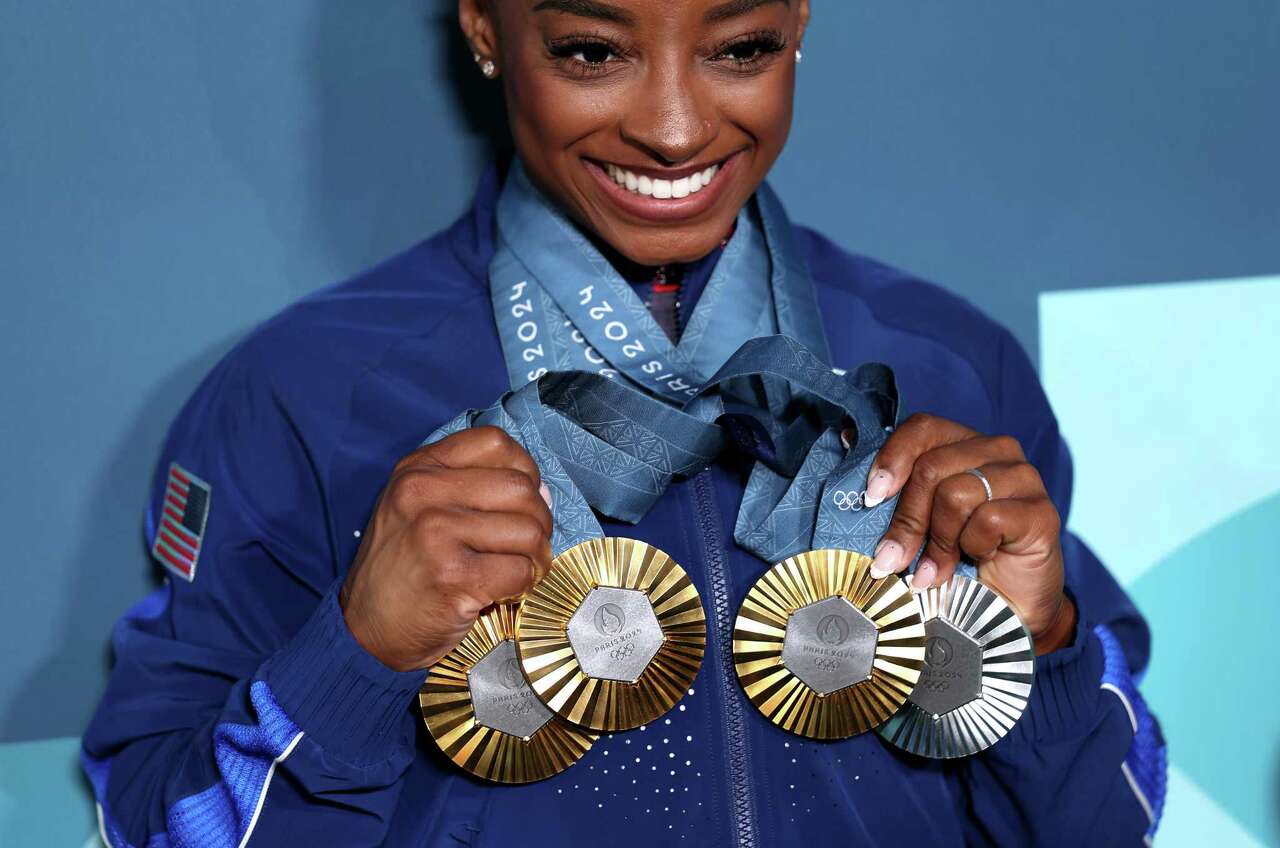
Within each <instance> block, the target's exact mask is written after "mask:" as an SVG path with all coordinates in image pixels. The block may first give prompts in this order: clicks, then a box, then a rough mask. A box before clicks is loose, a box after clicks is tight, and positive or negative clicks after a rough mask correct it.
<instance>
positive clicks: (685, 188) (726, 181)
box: [582, 151, 743, 225]
mask: <svg viewBox="0 0 1280 848" xmlns="http://www.w3.org/2000/svg"><path fill="white" fill-rule="evenodd" d="M742 159H743V156H742V151H738V152H736V153H733V154H731V155H730V156H729V157H728V158H725V159H722V160H720V161H719V162H715V163H713V164H705V163H702V164H697V165H691V166H689V167H685V168H669V169H664V170H658V169H653V168H639V167H627V166H625V165H619V164H617V163H614V162H604V161H599V160H593V159H587V158H584V159H583V160H582V161H583V164H584V165H586V167H587V170H588V172H590V174H591V175H592V176H593V177H594V178H595V181H596V183H597V184H598V185H599V186H600V187H601V189H602V190H603V195H604V196H605V197H607V198H608V199H609V200H610V201H612V203H613V205H614V207H615V208H617V209H618V210H619V211H620V212H622V213H623V214H625V215H627V216H628V217H631V218H635V219H640V220H643V221H647V222H651V223H655V224H665V225H672V224H678V223H681V222H684V221H688V220H690V219H692V218H696V217H698V216H700V215H704V214H708V213H709V212H710V210H711V209H713V208H714V207H716V205H717V203H718V202H719V200H720V198H721V197H722V196H724V195H725V194H726V191H727V189H726V186H730V185H732V183H733V175H734V173H736V172H737V170H738V163H739V161H740V160H742Z"/></svg>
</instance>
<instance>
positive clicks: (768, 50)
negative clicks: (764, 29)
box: [715, 35, 786, 68]
mask: <svg viewBox="0 0 1280 848" xmlns="http://www.w3.org/2000/svg"><path fill="white" fill-rule="evenodd" d="M785 44H786V42H785V41H783V39H782V37H781V36H780V35H758V36H754V37H751V38H743V39H741V40H739V41H735V42H733V43H732V44H729V45H727V46H725V47H724V48H722V49H721V50H720V52H719V53H717V54H716V56H715V58H716V59H718V60H720V61H724V62H727V63H729V64H730V65H733V66H737V67H740V68H754V67H755V66H758V65H760V64H762V63H764V62H766V61H768V60H769V58H770V57H772V56H774V55H776V54H778V53H780V52H781V51H782V49H783V47H784V46H785Z"/></svg>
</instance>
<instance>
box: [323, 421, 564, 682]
mask: <svg viewBox="0 0 1280 848" xmlns="http://www.w3.org/2000/svg"><path fill="white" fill-rule="evenodd" d="M549 503H550V494H549V493H548V492H547V489H546V487H545V486H543V485H542V484H541V480H540V477H539V475H538V466H537V465H536V464H534V461H533V459H532V458H531V457H530V456H529V454H528V452H526V451H525V449H524V448H523V447H521V446H520V445H519V444H518V443H517V442H516V441H515V440H514V439H512V438H511V437H510V436H508V435H507V434H506V433H504V432H503V431H502V430H500V429H498V428H496V427H477V428H475V429H472V430H464V431H462V432H460V433H455V434H454V435H452V436H449V437H447V438H444V439H441V440H440V441H438V442H436V443H434V444H431V445H427V446H426V447H422V448H419V449H418V450H416V451H414V452H413V453H411V454H409V455H408V456H407V457H405V458H404V459H402V460H401V461H400V462H399V464H397V465H396V467H395V470H394V471H392V472H391V479H390V480H389V481H388V482H387V485H386V488H385V489H383V490H382V494H381V496H379V498H378V504H377V507H376V508H375V510H374V514H373V518H371V519H370V520H369V525H368V527H367V528H365V531H364V536H363V541H362V542H361V544H360V550H359V552H358V553H357V554H356V559H355V563H354V564H353V565H352V566H351V571H350V573H349V574H348V575H347V579H346V583H344V584H343V587H342V593H341V596H340V600H341V604H342V610H343V615H344V617H345V618H346V622H347V627H348V628H349V629H350V630H351V633H352V635H354V636H355V638H356V641H358V642H359V643H360V644H361V646H362V647H364V649H365V650H366V651H368V652H369V653H370V654H372V655H373V656H375V657H377V658H378V659H379V660H381V661H382V663H383V664H384V665H387V666H389V667H391V668H393V669H396V670H397V671H409V670H412V669H420V668H426V667H427V666H430V665H432V664H434V663H435V662H437V661H438V660H440V659H441V658H442V657H444V656H445V655H446V654H448V653H449V652H450V651H452V650H453V649H454V648H455V647H456V646H457V645H458V643H459V642H461V641H462V638H463V637H464V636H466V634H467V631H468V630H470V629H471V625H472V624H474V623H475V620H476V617H477V616H479V614H480V613H481V611H483V610H484V609H485V608H486V607H488V606H491V605H492V604H494V603H497V602H498V601H503V600H510V599H515V598H518V597H520V596H521V595H523V594H524V593H525V592H527V591H528V590H529V589H530V588H531V587H532V586H533V585H534V584H535V583H537V582H538V581H539V580H540V579H542V577H543V576H544V575H545V574H546V573H547V571H548V570H549V569H550V568H551V530H552V524H551V510H550V509H549V507H548V504H549Z"/></svg>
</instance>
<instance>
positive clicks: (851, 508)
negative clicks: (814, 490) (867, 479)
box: [831, 489, 867, 512]
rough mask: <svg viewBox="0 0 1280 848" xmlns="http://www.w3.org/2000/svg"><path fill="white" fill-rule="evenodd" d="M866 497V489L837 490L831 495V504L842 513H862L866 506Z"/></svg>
mask: <svg viewBox="0 0 1280 848" xmlns="http://www.w3.org/2000/svg"><path fill="white" fill-rule="evenodd" d="M866 497H867V492H866V490H865V489H863V490H862V491H858V490H856V489H854V490H851V491H846V490H844V489H837V490H835V491H834V492H832V493H831V503H832V504H833V505H834V506H835V508H836V509H838V510H840V511H841V512H860V511H861V510H862V508H863V507H864V506H865V505H866Z"/></svg>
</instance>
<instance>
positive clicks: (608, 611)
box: [566, 586, 664, 683]
mask: <svg viewBox="0 0 1280 848" xmlns="http://www.w3.org/2000/svg"><path fill="white" fill-rule="evenodd" d="M566 635H567V636H568V637H569V645H570V646H571V647H572V648H573V653H574V656H576V657H577V658H578V665H580V666H581V667H582V672H583V673H584V674H586V675H587V676H588V677H597V678H600V679H602V680H620V681H623V682H624V683H634V682H635V681H636V680H637V679H639V677H640V675H641V674H642V673H644V670H645V669H646V668H648V666H649V661H650V660H652V659H653V658H654V656H655V655H656V654H657V653H658V649H659V648H661V647H662V640H663V638H664V637H663V635H662V627H661V625H659V624H658V617H657V616H656V615H654V612H653V604H651V603H649V599H648V598H647V597H645V594H644V593H643V592H638V591H636V590H635V589H614V588H611V587H605V586H598V587H596V588H595V589H592V590H591V591H590V592H588V593H587V597H586V598H585V599H584V600H583V601H582V604H581V605H580V606H579V607H578V610H577V612H575V613H574V614H573V617H572V618H570V619H569V625H568V627H567V628H566Z"/></svg>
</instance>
